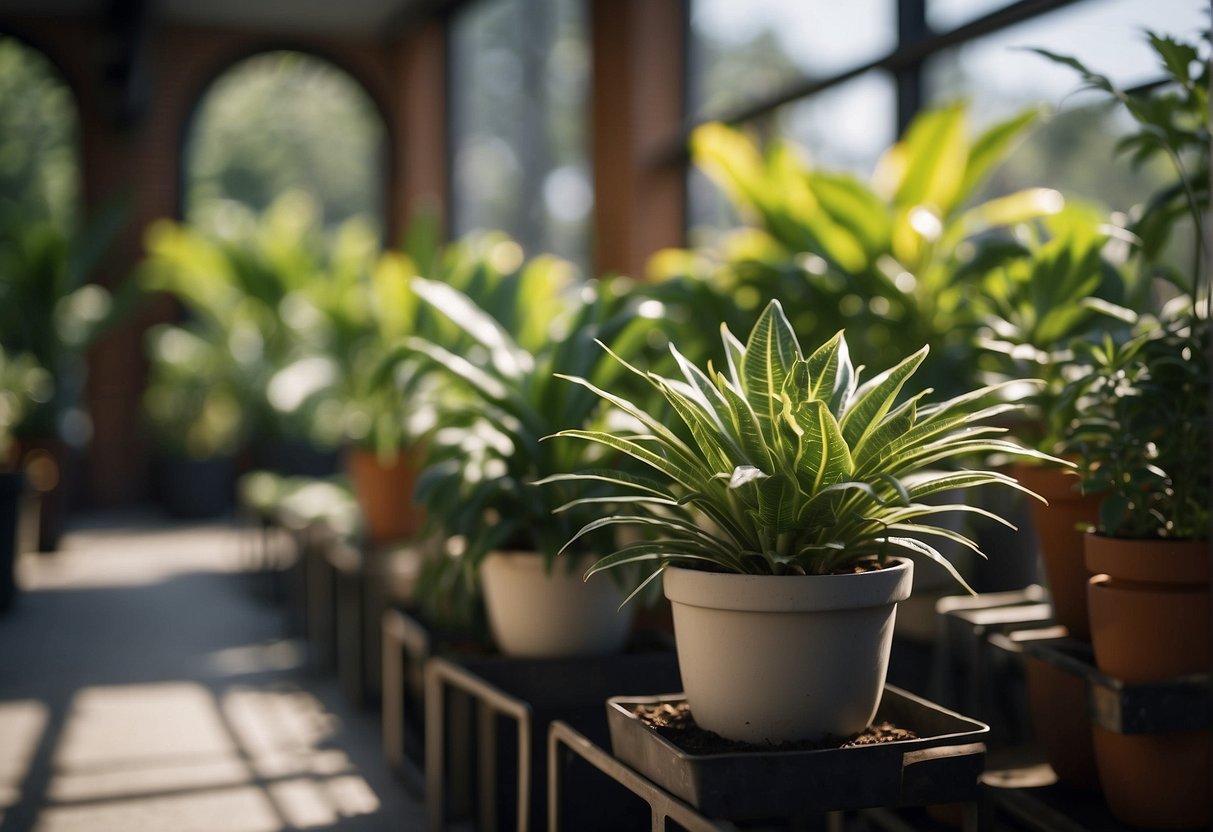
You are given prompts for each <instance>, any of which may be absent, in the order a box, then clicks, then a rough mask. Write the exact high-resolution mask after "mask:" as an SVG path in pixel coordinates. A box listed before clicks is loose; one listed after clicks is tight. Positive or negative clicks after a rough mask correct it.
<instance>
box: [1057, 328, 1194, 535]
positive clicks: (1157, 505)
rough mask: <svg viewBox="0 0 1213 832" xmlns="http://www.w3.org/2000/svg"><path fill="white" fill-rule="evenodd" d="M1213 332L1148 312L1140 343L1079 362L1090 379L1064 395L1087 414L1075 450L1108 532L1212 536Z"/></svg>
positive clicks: (1105, 348) (1109, 348)
mask: <svg viewBox="0 0 1213 832" xmlns="http://www.w3.org/2000/svg"><path fill="white" fill-rule="evenodd" d="M1210 332H1211V328H1210V325H1209V321H1208V319H1207V317H1206V318H1203V319H1202V318H1194V317H1189V316H1183V317H1179V318H1177V319H1175V320H1170V321H1167V320H1164V321H1161V322H1160V321H1159V320H1157V319H1155V318H1153V317H1149V316H1143V318H1142V319H1141V320H1140V321H1139V322H1138V326H1137V334H1136V336H1135V337H1133V338H1131V339H1130V340H1128V341H1125V342H1123V343H1119V344H1118V343H1116V342H1114V341H1113V340H1112V339H1111V338H1107V339H1105V340H1104V341H1103V342H1102V343H1100V344H1096V345H1091V346H1090V347H1089V348H1088V349H1086V350H1085V351H1084V353H1083V354H1082V355H1081V356H1080V359H1082V360H1084V361H1085V362H1086V363H1084V365H1083V366H1082V370H1083V373H1082V375H1081V376H1080V377H1079V378H1078V379H1077V380H1076V381H1075V382H1073V383H1072V384H1071V386H1070V387H1069V388H1068V389H1067V394H1068V395H1069V396H1071V397H1073V399H1074V404H1075V409H1076V410H1077V412H1078V413H1079V414H1080V416H1079V418H1077V419H1076V420H1075V421H1074V422H1073V424H1072V426H1071V430H1070V434H1069V439H1070V446H1069V450H1070V451H1072V452H1073V453H1075V454H1077V455H1078V458H1079V469H1080V471H1081V472H1082V477H1083V479H1082V488H1083V491H1084V492H1085V493H1089V494H1103V495H1104V497H1103V500H1102V501H1101V503H1100V510H1099V525H1098V531H1099V532H1100V533H1101V534H1105V535H1110V536H1114V537H1131V538H1168V539H1180V540H1204V539H1207V538H1208V536H1209V521H1210V505H1211V500H1213V495H1211V494H1210V484H1209V481H1210V455H1211V454H1213V447H1211V446H1210V439H1209V435H1210V430H1209V428H1210V424H1213V422H1211V419H1213V412H1211V410H1210V401H1211V400H1213V399H1211V397H1213V387H1211V383H1213V382H1211V379H1213V376H1211V375H1210V373H1211V372H1213V368H1211V367H1210V363H1209V350H1210Z"/></svg>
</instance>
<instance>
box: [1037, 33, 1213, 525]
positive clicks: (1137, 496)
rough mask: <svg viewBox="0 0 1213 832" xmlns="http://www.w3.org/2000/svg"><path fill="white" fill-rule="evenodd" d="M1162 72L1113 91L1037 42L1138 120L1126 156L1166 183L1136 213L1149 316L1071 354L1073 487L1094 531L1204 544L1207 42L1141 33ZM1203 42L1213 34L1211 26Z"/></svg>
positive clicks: (1210, 287) (1211, 328)
mask: <svg viewBox="0 0 1213 832" xmlns="http://www.w3.org/2000/svg"><path fill="white" fill-rule="evenodd" d="M1147 38H1148V40H1149V42H1150V45H1151V47H1152V48H1153V49H1154V51H1155V53H1156V54H1157V56H1158V58H1159V62H1160V65H1161V67H1162V69H1163V71H1164V72H1165V73H1166V75H1167V82H1166V83H1164V84H1162V85H1159V86H1156V87H1152V88H1149V89H1144V90H1139V91H1136V92H1128V91H1125V90H1121V89H1120V88H1118V87H1117V86H1116V85H1115V84H1113V83H1112V82H1111V81H1110V80H1109V79H1108V78H1107V77H1106V76H1103V75H1100V74H1098V73H1096V72H1094V71H1092V70H1090V69H1088V68H1087V67H1086V66H1085V65H1084V64H1082V63H1081V62H1079V61H1078V60H1076V59H1074V58H1070V57H1066V56H1061V55H1056V54H1053V53H1049V52H1044V51H1042V50H1038V51H1040V52H1041V54H1042V55H1044V56H1045V57H1048V58H1050V59H1052V60H1054V61H1058V62H1061V63H1063V64H1066V65H1067V66H1070V67H1072V68H1074V69H1076V70H1077V71H1078V72H1079V74H1080V75H1081V77H1082V79H1083V83H1084V84H1085V85H1086V86H1087V87H1090V88H1093V89H1097V90H1101V91H1103V92H1105V93H1107V94H1109V95H1111V96H1112V97H1113V98H1115V99H1116V100H1117V101H1119V102H1120V103H1121V104H1122V105H1123V106H1124V107H1125V109H1126V110H1127V111H1128V113H1129V115H1130V116H1132V117H1133V119H1134V120H1135V121H1136V122H1137V124H1138V129H1137V131H1136V132H1134V133H1131V134H1129V135H1128V136H1127V137H1126V138H1125V139H1124V140H1123V141H1122V142H1121V145H1120V147H1121V150H1122V151H1124V152H1127V153H1128V154H1129V155H1130V162H1131V163H1132V164H1141V163H1142V162H1144V161H1145V160H1148V159H1150V158H1153V157H1154V156H1157V155H1162V156H1165V157H1166V158H1168V159H1169V160H1170V161H1171V162H1172V164H1173V167H1174V171H1175V175H1176V178H1175V181H1174V182H1173V183H1172V184H1170V185H1168V186H1167V187H1164V188H1163V189H1162V190H1161V191H1160V192H1158V193H1156V194H1154V195H1152V196H1151V197H1150V198H1149V199H1148V200H1147V201H1146V202H1145V203H1144V204H1143V206H1142V207H1141V208H1140V209H1138V210H1136V211H1135V216H1134V221H1133V223H1132V225H1131V226H1130V228H1131V230H1133V231H1134V232H1135V234H1136V236H1137V242H1138V245H1137V246H1136V247H1135V248H1134V255H1135V257H1136V259H1137V262H1138V265H1139V267H1140V268H1141V269H1142V271H1143V272H1144V273H1146V274H1147V275H1151V276H1155V277H1160V278H1163V279H1165V280H1166V281H1167V282H1169V284H1170V287H1171V288H1170V290H1169V291H1168V292H1165V293H1160V295H1161V299H1162V300H1163V304H1162V305H1161V307H1160V308H1158V309H1157V311H1156V312H1148V313H1141V314H1138V315H1135V316H1134V323H1135V327H1134V331H1133V335H1132V337H1130V338H1128V339H1119V340H1117V339H1113V338H1111V337H1109V338H1105V339H1103V341H1101V342H1100V343H1097V344H1094V345H1090V346H1089V347H1087V348H1086V349H1085V350H1084V351H1083V352H1082V353H1081V354H1080V355H1079V356H1078V358H1077V360H1076V361H1075V362H1074V365H1073V367H1072V368H1071V369H1072V372H1073V377H1072V379H1071V380H1070V382H1069V384H1068V385H1067V388H1066V391H1065V392H1066V399H1067V401H1069V402H1071V403H1072V404H1073V407H1074V408H1075V410H1076V412H1077V413H1078V418H1076V419H1074V420H1073V421H1072V422H1071V424H1070V425H1069V430H1068V439H1069V442H1070V445H1069V449H1070V450H1071V451H1073V452H1074V453H1076V454H1077V455H1078V457H1079V461H1080V465H1079V468H1080V473H1081V474H1082V478H1083V481H1082V487H1083V489H1084V491H1086V492H1088V493H1102V494H1104V497H1103V499H1102V501H1101V506H1100V513H1099V524H1098V531H1099V532H1100V533H1102V534H1105V535H1110V536H1115V537H1130V538H1163V539H1179V540H1203V539H1207V538H1208V535H1209V522H1210V508H1209V505H1210V499H1211V497H1210V488H1211V486H1210V480H1211V479H1213V474H1211V471H1210V465H1211V453H1213V452H1211V450H1210V444H1209V442H1210V440H1209V435H1210V431H1209V425H1210V418H1211V411H1210V402H1211V400H1213V390H1211V385H1213V377H1211V376H1210V351H1211V350H1213V324H1211V323H1210V317H1209V315H1210V306H1211V300H1213V299H1211V297H1210V293H1211V291H1213V281H1210V275H1209V267H1210V261H1209V239H1208V230H1207V228H1208V212H1209V176H1210V173H1209V171H1210V161H1209V160H1210V146H1209V143H1210V133H1209V125H1208V107H1209V77H1210V72H1211V70H1210V66H1209V50H1208V46H1207V45H1202V44H1190V43H1184V42H1181V41H1178V40H1176V39H1173V38H1167V37H1161V36H1159V35H1156V34H1153V33H1147ZM1204 40H1205V41H1206V44H1207V42H1208V41H1209V40H1210V35H1209V33H1208V32H1206V33H1205V36H1204ZM1182 227H1187V228H1188V229H1190V230H1191V231H1192V232H1193V235H1194V236H1193V241H1194V245H1193V251H1192V256H1191V265H1190V268H1188V269H1184V268H1182V267H1177V266H1175V265H1174V263H1171V262H1168V261H1167V258H1166V256H1165V244H1166V242H1167V241H1168V240H1169V239H1171V238H1172V236H1173V235H1174V234H1175V233H1176V231H1177V230H1178V229H1179V228H1182Z"/></svg>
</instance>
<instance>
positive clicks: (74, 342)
mask: <svg viewBox="0 0 1213 832" xmlns="http://www.w3.org/2000/svg"><path fill="white" fill-rule="evenodd" d="M125 219H126V207H125V205H124V204H122V203H121V202H111V203H108V204H106V205H105V206H103V207H102V208H101V209H99V210H98V211H97V212H96V213H95V214H93V215H92V216H91V217H90V218H89V219H88V220H87V221H86V222H84V223H83V224H82V225H81V226H80V227H79V228H76V229H72V230H65V229H64V228H62V227H61V226H59V225H57V224H55V223H52V222H49V221H32V222H31V221H28V220H26V218H25V217H23V216H22V215H20V214H17V213H16V212H8V213H6V214H5V215H4V217H3V222H2V223H0V347H3V348H4V349H6V350H7V351H9V352H14V353H29V354H30V355H31V356H33V357H34V359H35V360H36V361H37V362H38V364H40V365H41V366H42V368H43V369H44V370H46V372H48V373H49V374H50V378H51V379H52V393H51V395H50V396H49V397H47V398H46V399H45V400H40V401H36V402H34V403H33V405H32V406H31V407H30V408H29V409H28V410H27V412H26V414H25V417H24V418H23V419H22V421H21V423H20V424H19V425H17V427H16V430H17V432H18V433H20V434H23V435H28V436H37V437H51V436H58V435H60V433H61V429H62V427H63V423H64V417H65V416H66V415H67V414H68V413H70V412H71V411H73V410H74V409H76V408H77V407H78V405H79V401H80V397H81V395H82V393H83V389H84V377H85V369H86V367H85V353H86V352H87V350H88V348H89V347H90V346H91V345H92V344H93V343H94V342H95V341H96V340H97V339H98V338H99V337H101V335H103V334H104V333H105V332H107V331H108V330H109V329H110V328H111V327H113V326H114V325H116V324H117V323H119V322H120V321H122V320H123V319H124V318H125V317H126V316H128V315H129V314H130V313H131V312H132V311H133V309H134V307H135V304H136V303H137V302H138V300H139V293H138V291H137V287H136V286H135V285H134V284H133V283H130V282H123V283H121V284H120V285H119V286H118V288H117V289H116V290H115V291H112V292H111V290H110V289H109V288H107V287H105V286H102V285H101V284H99V283H97V282H96V271H97V268H98V266H99V265H100V263H101V261H102V259H103V258H104V257H105V255H106V253H107V252H108V250H109V248H110V246H111V244H112V243H113V241H114V239H115V237H116V236H117V234H118V231H119V229H120V228H121V227H122V224H123V222H125Z"/></svg>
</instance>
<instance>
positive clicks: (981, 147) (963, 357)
mask: <svg viewBox="0 0 1213 832" xmlns="http://www.w3.org/2000/svg"><path fill="white" fill-rule="evenodd" d="M1038 115H1039V113H1038V111H1037V110H1035V109H1030V110H1025V111H1024V112H1022V113H1019V114H1017V115H1015V116H1014V117H1012V118H1010V119H1007V120H1005V121H1003V122H1000V123H998V124H995V125H992V126H991V127H990V128H988V129H986V130H984V131H982V132H981V133H979V134H976V135H970V134H969V130H968V124H967V122H968V107H967V106H966V105H965V104H964V103H962V102H957V103H953V104H948V105H945V106H940V107H935V108H932V109H928V110H924V111H923V112H922V113H920V114H919V115H918V116H916V117H915V119H914V120H913V122H912V123H911V124H910V125H909V127H908V128H907V129H906V131H905V133H904V135H903V136H902V137H901V138H900V140H899V141H897V142H896V143H895V144H894V145H892V146H891V147H890V148H888V150H887V151H886V152H885V153H884V155H883V156H882V158H881V160H880V161H879V163H878V164H877V166H876V169H875V170H874V172H873V173H872V176H871V178H870V180H869V181H866V182H865V181H862V180H861V179H859V178H857V177H856V176H854V175H852V174H850V173H848V172H843V171H833V170H828V169H824V168H822V167H820V166H818V165H816V164H814V163H813V162H812V160H811V159H810V157H809V155H808V154H807V153H806V152H805V151H804V150H803V149H801V148H798V147H796V146H795V145H793V144H791V143H789V142H786V141H778V140H777V141H773V142H771V143H770V144H769V146H767V147H762V146H760V145H759V144H758V143H757V142H755V141H754V140H753V139H751V138H750V137H748V136H747V135H745V134H744V133H743V132H741V131H740V130H737V129H735V128H732V127H727V126H725V125H722V124H717V123H710V124H705V125H703V126H701V127H699V128H697V129H696V130H695V132H694V134H693V135H692V139H691V153H692V158H693V159H694V161H695V163H696V164H697V165H698V166H699V167H700V168H701V169H702V170H703V171H704V173H705V174H707V176H708V177H709V178H711V179H712V181H713V182H715V183H716V184H717V186H718V187H719V188H720V189H721V191H722V192H723V193H724V194H725V195H726V196H727V198H728V199H729V201H730V203H731V204H732V205H733V206H734V207H735V209H736V210H737V213H738V214H739V215H741V216H742V217H744V218H746V220H747V222H746V224H745V225H744V226H742V227H741V228H738V229H736V230H734V231H731V232H729V233H728V234H726V235H724V236H723V237H722V238H721V239H720V241H719V242H718V243H716V244H714V245H713V246H711V247H709V248H703V249H698V250H695V251H677V250H670V251H665V252H660V253H658V255H657V256H655V257H654V259H653V261H652V263H651V271H653V272H654V274H655V276H656V277H658V278H661V279H662V281H663V282H667V281H670V282H671V285H670V286H669V287H668V288H667V290H666V291H667V293H668V294H669V297H668V298H667V301H668V302H669V303H670V305H671V306H672V307H673V310H672V311H673V313H674V314H678V315H682V316H685V317H689V318H691V319H692V320H694V319H697V318H698V317H699V316H700V315H702V314H705V312H707V310H708V308H709V307H705V306H703V304H704V303H705V302H707V303H709V304H711V306H710V309H711V313H712V318H711V319H712V320H719V321H723V322H726V323H728V324H729V326H730V328H732V329H733V330H734V331H748V330H749V328H750V327H751V326H753V323H754V321H755V320H756V319H757V316H758V315H759V313H760V312H761V311H762V309H763V307H764V306H765V304H766V303H767V301H769V300H770V299H772V298H779V299H780V300H781V301H782V302H783V304H784V306H785V309H786V312H787V315H788V316H789V320H790V321H791V323H792V327H793V329H794V330H795V331H796V333H797V334H798V335H800V336H801V337H807V336H808V335H809V333H814V332H835V331H837V330H839V329H843V328H844V327H845V328H847V329H848V330H849V331H851V332H852V349H853V354H854V359H855V361H856V362H857V363H861V364H865V365H867V366H889V365H891V364H894V363H896V361H897V360H898V359H899V358H900V357H901V356H905V355H908V354H909V353H911V352H913V351H914V350H915V349H917V348H918V347H920V346H922V345H923V344H927V345H929V346H930V347H931V355H930V356H929V357H928V359H927V360H926V362H924V364H923V367H922V369H921V370H920V373H921V376H922V378H924V380H925V383H928V384H930V385H931V386H932V387H934V388H935V389H937V390H939V391H941V392H942V393H952V392H957V391H960V390H964V389H968V387H969V385H971V384H972V383H973V381H974V378H975V351H974V349H973V341H972V333H973V331H974V329H975V328H976V326H977V325H978V321H977V319H976V317H975V316H974V315H972V314H970V312H971V307H970V302H971V299H972V298H973V297H974V296H975V295H977V294H979V293H980V290H979V287H978V286H977V285H976V280H974V278H975V277H979V276H980V275H974V274H973V271H974V269H973V267H974V266H975V265H978V266H984V267H987V268H988V267H989V266H991V265H993V264H994V263H996V262H997V261H998V259H999V258H1008V257H1011V256H1014V255H1016V254H1018V253H1019V251H1018V248H1017V247H1015V246H1010V247H1009V246H1008V243H1011V242H1013V240H1011V235H1010V234H1009V231H1008V229H1009V228H1010V227H1011V226H1014V225H1015V224H1018V223H1021V222H1024V221H1027V220H1031V219H1034V218H1037V217H1041V216H1047V215H1049V214H1052V213H1055V212H1057V211H1058V210H1060V208H1061V207H1062V204H1063V200H1062V198H1061V195H1060V194H1059V193H1057V192H1056V191H1054V190H1051V189H1049V188H1026V189H1023V190H1021V191H1017V192H1014V193H1011V194H1006V195H1001V196H998V197H996V198H992V199H986V200H984V201H980V200H979V199H978V198H977V197H978V194H979V193H980V192H981V189H982V187H983V185H985V183H986V181H987V180H988V178H989V177H990V176H991V174H992V173H994V172H995V171H996V170H997V168H998V165H999V164H1000V163H1001V162H1002V160H1003V159H1005V158H1006V156H1007V155H1008V154H1009V153H1010V152H1011V150H1012V149H1013V148H1014V147H1015V146H1016V144H1017V143H1018V142H1019V140H1020V139H1021V138H1022V137H1023V136H1024V134H1025V133H1026V131H1027V130H1028V129H1030V128H1031V126H1032V125H1033V124H1034V123H1035V121H1036V119H1037V117H1038ZM705 282H706V283H709V284H712V285H714V286H715V287H716V288H717V291H716V292H713V293H705V292H704V291H702V289H701V284H702V283H705ZM687 293H689V295H690V297H689V299H688V301H689V302H687V303H679V302H678V301H679V296H680V294H687ZM690 357H691V358H693V359H697V358H698V356H694V355H691V356H690Z"/></svg>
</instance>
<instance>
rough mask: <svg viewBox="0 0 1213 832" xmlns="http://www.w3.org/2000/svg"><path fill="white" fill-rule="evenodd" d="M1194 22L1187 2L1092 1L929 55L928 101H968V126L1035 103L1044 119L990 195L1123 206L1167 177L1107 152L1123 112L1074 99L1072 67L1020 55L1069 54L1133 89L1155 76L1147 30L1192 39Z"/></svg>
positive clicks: (1193, 7) (1094, 98)
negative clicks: (1021, 193) (1072, 198)
mask: <svg viewBox="0 0 1213 832" xmlns="http://www.w3.org/2000/svg"><path fill="white" fill-rule="evenodd" d="M1203 18H1204V15H1203V14H1202V13H1201V11H1200V9H1199V8H1198V7H1197V4H1194V3H1192V2H1190V0H1153V1H1152V2H1150V3H1141V2H1137V0H1110V1H1109V2H1104V0H1100V2H1087V3H1083V4H1080V5H1077V6H1074V7H1070V8H1065V9H1062V10H1060V11H1057V12H1053V13H1050V14H1048V15H1045V16H1043V17H1041V18H1038V19H1036V20H1033V21H1030V22H1028V23H1025V24H1022V25H1019V26H1015V27H1013V28H1011V29H1008V30H1007V31H1005V32H1000V33H998V34H996V35H991V36H989V37H986V38H982V39H981V40H979V41H974V42H973V43H971V44H967V45H965V46H963V47H959V48H957V49H955V50H951V51H949V52H947V53H944V54H941V55H938V56H936V57H935V58H934V59H932V60H931V61H930V62H929V63H928V64H927V67H926V84H927V90H928V93H927V94H928V98H929V99H931V100H933V101H935V102H938V101H943V100H949V99H953V98H956V97H957V96H963V97H966V98H968V99H970V100H971V101H972V103H973V118H974V122H975V125H974V127H975V129H976V128H979V127H982V126H986V125H988V124H990V123H992V122H993V121H995V120H997V119H999V118H1005V117H1008V116H1010V115H1011V114H1013V113H1015V112H1018V111H1019V110H1022V109H1023V108H1025V107H1030V106H1040V105H1044V106H1045V107H1046V108H1047V110H1048V111H1050V112H1051V113H1052V114H1051V115H1050V116H1048V117H1046V118H1045V119H1044V120H1042V122H1041V123H1040V124H1039V125H1038V126H1037V127H1036V128H1035V130H1034V131H1033V132H1032V134H1031V135H1030V136H1029V138H1028V140H1027V141H1025V142H1024V144H1023V145H1022V146H1021V147H1020V148H1019V149H1018V150H1016V152H1015V153H1014V154H1013V155H1012V156H1011V157H1010V159H1009V160H1008V161H1007V162H1006V164H1004V165H1003V166H1002V168H1001V169H1000V170H999V171H998V172H997V174H996V175H995V177H994V178H993V179H992V181H991V182H990V184H989V188H988V190H989V191H990V192H991V193H999V192H1001V193H1006V192H1008V191H1009V190H1011V189H1015V188H1020V187H1027V186H1031V185H1040V184H1042V183H1047V184H1048V185H1049V186H1050V187H1054V188H1058V189H1059V190H1062V191H1066V192H1070V193H1073V194H1080V195H1082V196H1084V197H1086V198H1088V199H1094V200H1097V201H1099V202H1101V203H1103V204H1104V206H1105V207H1108V208H1111V209H1126V208H1128V207H1130V206H1131V205H1133V204H1134V203H1136V202H1138V201H1140V200H1141V198H1142V197H1144V196H1145V195H1146V194H1148V193H1150V192H1151V191H1152V190H1153V189H1154V188H1155V187H1157V186H1158V184H1159V183H1160V182H1161V181H1163V180H1164V179H1165V177H1166V176H1168V175H1169V174H1168V173H1167V172H1166V171H1164V170H1158V169H1150V168H1146V169H1143V170H1141V171H1134V170H1133V169H1132V168H1131V167H1130V166H1129V165H1128V163H1127V162H1121V163H1114V155H1113V152H1114V151H1113V148H1114V145H1115V143H1116V141H1117V138H1118V136H1119V135H1121V134H1123V133H1124V132H1125V129H1126V128H1127V126H1128V116H1127V115H1125V114H1124V113H1123V112H1122V111H1121V110H1120V109H1119V108H1115V107H1110V106H1108V105H1106V104H1105V103H1104V101H1105V99H1104V97H1101V96H1098V95H1095V94H1093V93H1087V92H1083V93H1077V92H1076V91H1077V90H1078V88H1079V85H1080V82H1079V78H1078V74H1077V73H1076V72H1075V71H1074V70H1072V69H1070V68H1069V67H1065V66H1061V65H1059V64H1055V63H1053V62H1051V61H1049V60H1047V59H1045V58H1043V57H1041V56H1039V55H1036V54H1034V53H1032V52H1027V51H1025V49H1026V48H1034V47H1039V48H1042V49H1047V50H1049V51H1052V52H1057V53H1060V54H1064V55H1074V56H1075V57H1077V58H1079V59H1080V60H1082V61H1083V62H1084V63H1086V64H1087V65H1088V66H1089V67H1091V68H1092V69H1093V70H1095V71H1097V72H1102V73H1104V74H1106V75H1108V76H1110V77H1111V78H1113V80H1115V81H1117V82H1118V83H1120V84H1121V85H1125V86H1132V85H1134V84H1138V83H1142V82H1146V81H1150V80H1154V79H1156V78H1159V77H1161V74H1162V73H1161V70H1160V69H1159V67H1158V64H1157V58H1156V56H1155V55H1154V53H1153V51H1152V50H1151V49H1150V47H1149V44H1148V43H1147V42H1146V40H1145V37H1144V34H1143V32H1144V30H1145V29H1146V28H1150V29H1152V30H1154V31H1157V32H1159V33H1165V34H1172V35H1176V36H1181V37H1184V38H1187V39H1189V40H1191V39H1194V38H1195V37H1196V34H1197V32H1199V30H1200V29H1201V27H1202V25H1203V22H1204V21H1203Z"/></svg>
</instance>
